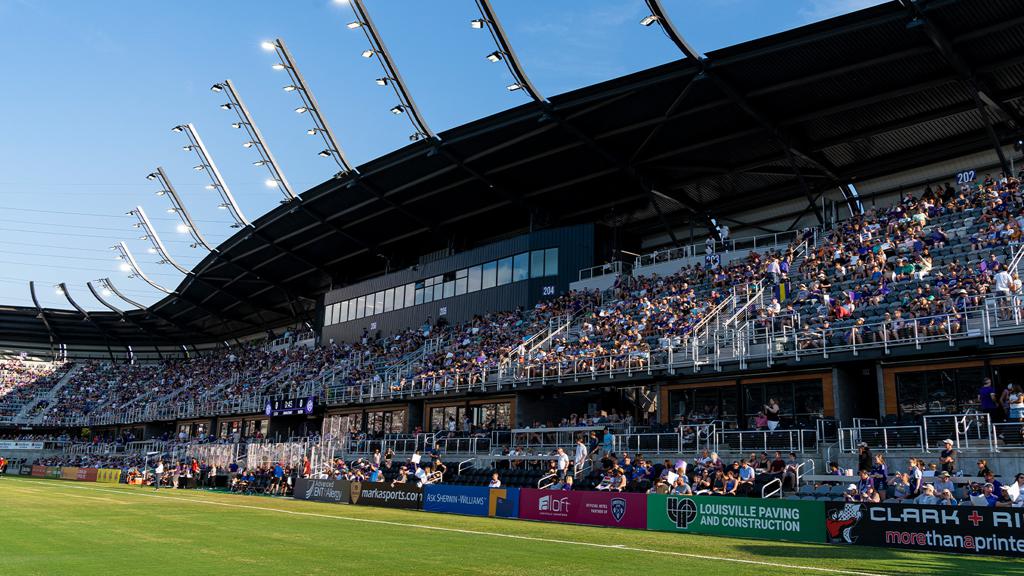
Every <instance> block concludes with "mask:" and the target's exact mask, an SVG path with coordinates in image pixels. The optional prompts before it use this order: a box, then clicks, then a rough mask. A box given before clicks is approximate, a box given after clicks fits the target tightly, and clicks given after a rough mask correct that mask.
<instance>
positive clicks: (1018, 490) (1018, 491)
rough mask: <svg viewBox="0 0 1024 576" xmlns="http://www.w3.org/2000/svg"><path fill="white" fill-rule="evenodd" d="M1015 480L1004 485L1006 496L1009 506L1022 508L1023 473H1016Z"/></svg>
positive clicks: (1023, 502) (1023, 494)
mask: <svg viewBox="0 0 1024 576" xmlns="http://www.w3.org/2000/svg"><path fill="white" fill-rule="evenodd" d="M1015 480H1016V482H1010V483H1009V484H1007V485H1006V495H1007V496H1008V497H1009V498H1010V505H1011V506H1014V507H1016V508H1024V472H1018V473H1017V477H1016V478H1015Z"/></svg>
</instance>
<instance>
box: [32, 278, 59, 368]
mask: <svg viewBox="0 0 1024 576" xmlns="http://www.w3.org/2000/svg"><path fill="white" fill-rule="evenodd" d="M28 291H29V293H30V294H31V295H32V303H33V304H35V305H36V310H37V311H38V312H39V319H40V320H42V321H43V326H46V333H47V335H49V337H50V358H52V359H53V360H57V352H56V350H55V349H54V344H55V343H56V341H57V338H58V336H57V334H56V332H54V330H53V326H50V321H49V320H47V319H46V312H44V311H43V307H42V306H40V305H39V298H37V297H36V283H35V282H34V281H31V280H30V281H29V283H28Z"/></svg>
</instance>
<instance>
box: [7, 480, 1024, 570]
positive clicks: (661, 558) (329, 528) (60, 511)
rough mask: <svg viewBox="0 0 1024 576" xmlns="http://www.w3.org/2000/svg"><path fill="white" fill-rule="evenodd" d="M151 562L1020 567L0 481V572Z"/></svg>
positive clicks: (339, 566)
mask: <svg viewBox="0 0 1024 576" xmlns="http://www.w3.org/2000/svg"><path fill="white" fill-rule="evenodd" d="M413 525H415V526H413ZM744 561H748V562H744ZM764 563H769V564H764ZM782 565H787V566H782ZM794 567H805V568H809V567H817V568H822V569H825V570H821V571H817V570H807V569H799V568H794ZM163 569H168V570H171V571H173V572H181V573H186V574H216V573H221V574H227V573H231V574H246V575H257V574H271V573H274V574H338V573H355V574H369V573H383V574H394V573H419V574H427V573H433V574H446V575H447V574H503V575H506V574H507V575H534V574H537V575H544V576H553V575H556V574H594V573H598V572H600V573H627V574H644V575H645V576H648V575H656V574H673V575H678V574H680V573H684V574H685V573H691V571H695V572H693V573H704V574H707V573H728V574H729V575H730V576H739V575H747V574H749V575H757V576H764V575H765V574H790V575H792V574H801V575H804V574H807V575H811V574H823V575H826V574H896V573H899V574H906V573H915V574H922V575H923V574H957V575H959V576H963V575H965V574H971V575H984V574H992V575H1011V574H1024V562H1021V561H1020V560H1006V559H997V558H985V557H968V556H958V555H950V554H931V553H920V552H907V551H896V550H884V549H878V548H867V547H839V546H826V545H814V544H797V543H790V542H767V541H761V540H743V539H735V538H721V537H712V536H699V535H687V534H669V533H660V532H644V531H637V530H620V529H612V528H595V527H586V526H572V525H563V524H546V523H537V522H525V521H518V520H503V519H495V518H477V517H468V516H455V515H448V514H433V513H428V512H415V511H402V510H390V509H385V508H372V507H363V506H358V507H357V506H346V505H336V504H321V503H314V502H306V501H298V500H292V499H290V498H268V497H261V496H238V495H233V494H225V493H213V492H203V491H192V490H166V491H164V490H161V491H160V492H158V493H154V492H153V490H151V489H143V488H138V487H129V486H124V485H102V484H84V483H74V482H63V481H59V480H42V479H27V478H11V477H6V478H2V479H0V574H12V575H22V574H25V575H28V574H76V575H86V574H102V575H103V576H108V575H110V574H117V573H126V572H128V571H139V572H141V573H150V572H153V571H154V570H157V571H163ZM826 570H827V571H826Z"/></svg>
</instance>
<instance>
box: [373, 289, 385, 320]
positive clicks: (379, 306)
mask: <svg viewBox="0 0 1024 576" xmlns="http://www.w3.org/2000/svg"><path fill="white" fill-rule="evenodd" d="M383 311H384V291H383V290H381V291H380V292H377V294H376V296H375V299H374V301H373V313H374V314H380V313H381V312H383Z"/></svg>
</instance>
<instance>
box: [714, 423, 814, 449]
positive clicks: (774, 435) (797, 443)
mask: <svg viewBox="0 0 1024 576" xmlns="http://www.w3.org/2000/svg"><path fill="white" fill-rule="evenodd" d="M717 434H718V446H719V447H721V448H727V449H729V450H733V451H736V452H740V453H742V452H746V451H748V450H755V451H761V452H773V451H776V450H778V451H780V452H798V453H799V452H804V451H805V450H807V449H812V450H813V449H815V448H816V447H817V445H818V433H817V431H816V430H803V429H794V430H782V429H776V430H774V431H769V430H718V431H717Z"/></svg>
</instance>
